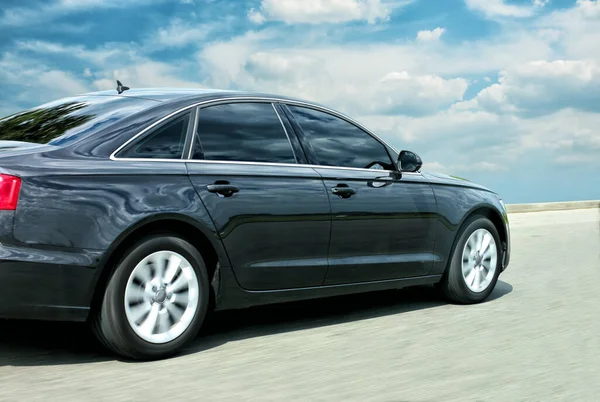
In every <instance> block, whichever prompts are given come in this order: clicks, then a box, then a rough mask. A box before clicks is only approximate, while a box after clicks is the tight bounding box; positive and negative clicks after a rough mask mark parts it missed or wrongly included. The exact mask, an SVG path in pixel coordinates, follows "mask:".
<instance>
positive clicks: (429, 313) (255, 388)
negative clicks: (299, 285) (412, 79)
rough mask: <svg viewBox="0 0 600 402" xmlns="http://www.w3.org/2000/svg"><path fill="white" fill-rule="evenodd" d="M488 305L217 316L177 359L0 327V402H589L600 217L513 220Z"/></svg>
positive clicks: (431, 297) (381, 299)
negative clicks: (111, 352)
mask: <svg viewBox="0 0 600 402" xmlns="http://www.w3.org/2000/svg"><path fill="white" fill-rule="evenodd" d="M511 225H512V236H513V257H512V262H511V265H510V267H509V269H508V270H507V271H506V272H505V273H504V274H503V275H502V276H501V277H500V279H501V282H499V283H498V286H497V288H496V290H495V291H494V293H493V294H492V297H491V299H490V301H488V302H486V303H483V304H481V305H476V306H455V305H448V304H445V303H443V302H440V301H439V300H438V299H437V298H436V296H435V293H433V292H432V290H431V289H430V288H429V287H420V288H415V289H405V290H402V291H393V292H384V293H379V294H366V295H359V296H351V297H342V298H336V299H331V300H327V301H310V302H303V303H295V304H292V305H287V306H270V307H261V308H254V309H250V310H248V311H241V312H230V313H221V314H215V315H214V316H213V317H212V318H211V321H210V322H209V327H208V329H207V330H206V331H204V333H203V334H202V336H200V337H199V338H198V339H197V341H196V342H195V343H194V344H193V345H192V346H191V347H190V348H189V349H188V350H186V352H185V354H183V355H181V356H179V357H176V358H172V359H169V360H164V361H159V362H151V363H129V362H122V361H117V360H115V359H114V358H112V357H110V356H106V355H103V354H102V351H101V350H99V349H98V348H97V346H96V344H95V342H94V341H93V338H92V337H91V336H90V335H89V334H88V332H87V331H86V328H85V327H84V326H82V325H79V324H57V323H27V322H1V323H0V400H1V401H33V400H40V401H50V400H52V401H95V400H99V401H101V400H107V401H108V400H110V401H142V400H146V401H151V400H152V401H172V400H202V401H221V400H223V401H248V400H251V401H436V402H442V401H461V402H464V401H511V402H514V401H544V402H546V401H598V400H600V314H599V312H600V283H599V279H600V230H599V227H600V213H599V211H598V210H577V211H558V212H538V213H526V214H514V215H512V216H511Z"/></svg>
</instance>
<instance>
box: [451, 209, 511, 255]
mask: <svg viewBox="0 0 600 402" xmlns="http://www.w3.org/2000/svg"><path fill="white" fill-rule="evenodd" d="M475 215H481V216H484V217H486V218H488V219H489V220H490V221H491V222H492V223H493V224H494V227H495V228H496V230H497V231H498V235H499V236H500V242H501V246H502V252H503V253H505V252H506V248H507V246H508V233H507V228H506V226H505V224H504V219H503V217H502V214H501V213H500V211H498V209H497V208H496V207H495V206H493V205H491V204H480V205H477V206H475V207H473V208H472V209H471V210H470V211H469V212H467V213H466V214H465V216H463V218H462V220H461V221H460V223H459V225H458V230H457V231H456V235H455V238H454V242H453V247H452V249H454V247H455V246H456V242H457V241H458V236H459V235H460V233H461V230H462V228H463V226H464V223H465V222H466V221H467V220H468V219H469V218H471V217H473V216H475Z"/></svg>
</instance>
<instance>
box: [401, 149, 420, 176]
mask: <svg viewBox="0 0 600 402" xmlns="http://www.w3.org/2000/svg"><path fill="white" fill-rule="evenodd" d="M422 166H423V161H422V160H421V158H420V157H419V155H417V154H416V153H414V152H411V151H402V152H400V155H399V156H398V168H399V169H400V171H401V172H418V171H419V170H421V167H422Z"/></svg>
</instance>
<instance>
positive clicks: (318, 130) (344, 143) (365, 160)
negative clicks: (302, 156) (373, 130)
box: [288, 105, 394, 170]
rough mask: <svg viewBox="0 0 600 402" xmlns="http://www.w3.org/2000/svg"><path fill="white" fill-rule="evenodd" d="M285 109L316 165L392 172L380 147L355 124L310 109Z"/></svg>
mask: <svg viewBox="0 0 600 402" xmlns="http://www.w3.org/2000/svg"><path fill="white" fill-rule="evenodd" d="M288 108H289V109H290V111H291V112H292V115H293V116H294V118H295V119H296V122H297V123H298V124H299V125H300V128H301V129H302V132H303V133H304V135H305V137H306V139H307V141H308V142H309V143H310V145H311V147H312V148H313V150H314V152H315V154H316V156H317V159H318V161H319V164H320V165H323V166H340V167H349V168H361V169H386V170H394V165H393V163H392V160H391V159H390V156H389V154H388V152H387V150H386V149H385V147H384V145H383V144H382V143H380V142H379V141H377V140H376V139H375V138H373V137H372V136H371V135H369V134H368V133H366V132H364V131H363V130H361V129H360V128H358V127H356V126H355V125H353V124H350V123H349V122H347V121H345V120H342V119H340V118H338V117H335V116H333V115H331V114H328V113H324V112H320V111H317V110H314V109H309V108H305V107H300V106H291V105H288Z"/></svg>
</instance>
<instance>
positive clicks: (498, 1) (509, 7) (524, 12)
mask: <svg viewBox="0 0 600 402" xmlns="http://www.w3.org/2000/svg"><path fill="white" fill-rule="evenodd" d="M465 3H466V5H467V7H469V8H470V9H472V10H474V11H478V12H481V13H482V14H483V15H485V16H486V17H487V18H496V17H515V18H523V17H531V16H532V15H534V14H535V13H536V12H537V11H538V9H540V8H542V7H544V6H545V5H546V4H548V3H549V0H532V2H531V5H525V6H522V5H515V4H508V3H506V1H505V0H465Z"/></svg>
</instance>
